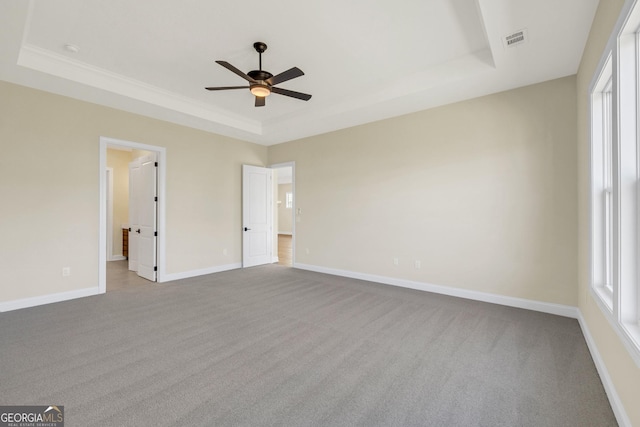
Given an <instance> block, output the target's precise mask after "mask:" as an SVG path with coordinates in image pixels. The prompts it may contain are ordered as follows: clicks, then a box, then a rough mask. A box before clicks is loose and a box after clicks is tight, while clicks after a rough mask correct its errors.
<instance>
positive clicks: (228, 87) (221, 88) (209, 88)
mask: <svg viewBox="0 0 640 427" xmlns="http://www.w3.org/2000/svg"><path fill="white" fill-rule="evenodd" d="M205 89H206V90H229V89H249V86H224V87H205Z"/></svg>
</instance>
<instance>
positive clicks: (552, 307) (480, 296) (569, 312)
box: [293, 263, 578, 319]
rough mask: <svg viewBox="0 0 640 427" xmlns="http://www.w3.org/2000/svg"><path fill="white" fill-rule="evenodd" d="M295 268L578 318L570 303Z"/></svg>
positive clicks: (379, 277)
mask: <svg viewBox="0 0 640 427" xmlns="http://www.w3.org/2000/svg"><path fill="white" fill-rule="evenodd" d="M293 267H294V268H299V269H301V270H309V271H315V272H318V273H326V274H333V275H335V276H342V277H350V278H352V279H360V280H367V281H369V282H376V283H382V284H385V285H393V286H399V287H402V288H409V289H417V290H420V291H426V292H433V293H436V294H442V295H449V296H453V297H458V298H466V299H471V300H475V301H483V302H488V303H492V304H500V305H506V306H508V307H517V308H524V309H527V310H533V311H540V312H542V313H549V314H555V315H558V316H564V317H570V318H573V319H577V318H578V309H577V307H572V306H569V305H561V304H553V303H548V302H542V301H533V300H528V299H524V298H516V297H508V296H504V295H497V294H490V293H486V292H478V291H470V290H467V289H460V288H452V287H450V286H440V285H433V284H430V283H424V282H416V281H412V280H405V279H396V278H393V277H385V276H377V275H374V274H366V273H357V272H353V271H347V270H338V269H334V268H326V267H319V266H315V265H309V264H299V263H295V264H294V265H293Z"/></svg>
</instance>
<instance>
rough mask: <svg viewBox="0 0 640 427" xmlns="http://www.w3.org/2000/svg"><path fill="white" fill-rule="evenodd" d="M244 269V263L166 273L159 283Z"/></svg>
mask: <svg viewBox="0 0 640 427" xmlns="http://www.w3.org/2000/svg"><path fill="white" fill-rule="evenodd" d="M239 268H242V263H241V262H238V263H234V264H226V265H217V266H215V267H208V268H201V269H199V270H191V271H183V272H181V273H166V274H164V275H163V277H162V280H160V279H158V282H171V281H173V280H181V279H188V278H190V277H197V276H204V275H205V274H213V273H221V272H223V271H229V270H237V269H239Z"/></svg>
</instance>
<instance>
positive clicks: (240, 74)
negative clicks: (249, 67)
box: [216, 61, 256, 83]
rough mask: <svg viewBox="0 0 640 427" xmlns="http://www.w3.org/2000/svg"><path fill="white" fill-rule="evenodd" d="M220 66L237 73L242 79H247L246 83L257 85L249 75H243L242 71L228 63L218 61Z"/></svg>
mask: <svg viewBox="0 0 640 427" xmlns="http://www.w3.org/2000/svg"><path fill="white" fill-rule="evenodd" d="M216 62H217V63H218V64H220V65H222V66H223V67H224V68H226V69H227V70H229V71H231V72H233V73H236V74H237V75H239V76H240V77H242V78H243V79H245V80H246V81H248V82H250V83H255V82H256V81H255V80H253V79H252V78H251V77H249V76H248V75H246V74H245V73H243V72H242V71H240V70H238V69H237V68H236V67H234V66H233V65H231V64H229V63H228V62H227V61H216Z"/></svg>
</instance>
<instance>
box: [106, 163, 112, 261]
mask: <svg viewBox="0 0 640 427" xmlns="http://www.w3.org/2000/svg"><path fill="white" fill-rule="evenodd" d="M105 172H106V174H107V178H106V180H107V193H106V194H107V261H112V260H113V168H110V167H107V168H106V169H105Z"/></svg>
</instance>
